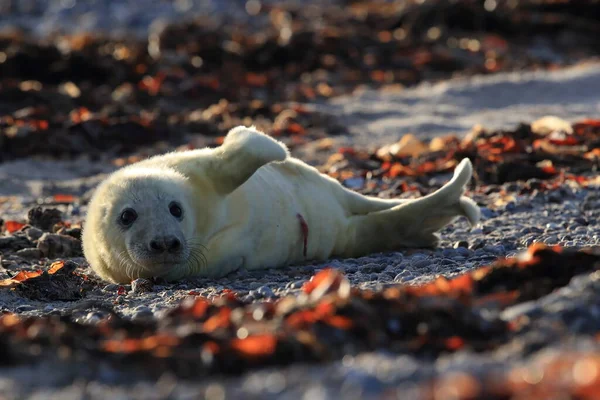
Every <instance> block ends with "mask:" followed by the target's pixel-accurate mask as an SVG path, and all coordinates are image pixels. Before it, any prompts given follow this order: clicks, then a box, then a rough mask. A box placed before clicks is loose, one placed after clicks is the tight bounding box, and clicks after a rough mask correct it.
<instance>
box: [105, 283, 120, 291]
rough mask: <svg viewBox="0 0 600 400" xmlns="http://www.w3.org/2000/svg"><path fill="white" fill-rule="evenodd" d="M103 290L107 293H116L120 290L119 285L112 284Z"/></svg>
mask: <svg viewBox="0 0 600 400" xmlns="http://www.w3.org/2000/svg"><path fill="white" fill-rule="evenodd" d="M102 290H104V291H105V292H116V291H117V290H119V285H118V284H116V283H111V284H109V285H106V286H104V288H102Z"/></svg>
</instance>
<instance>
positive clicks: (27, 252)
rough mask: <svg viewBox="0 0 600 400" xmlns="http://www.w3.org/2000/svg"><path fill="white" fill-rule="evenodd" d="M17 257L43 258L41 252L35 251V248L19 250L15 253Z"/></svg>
mask: <svg viewBox="0 0 600 400" xmlns="http://www.w3.org/2000/svg"><path fill="white" fill-rule="evenodd" d="M15 254H16V255H17V256H19V257H23V258H25V259H29V260H31V259H40V258H42V257H43V256H44V254H43V253H42V252H41V250H39V249H36V248H35V247H32V248H28V249H21V250H19V251H17V252H16V253H15Z"/></svg>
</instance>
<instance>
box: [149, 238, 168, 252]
mask: <svg viewBox="0 0 600 400" xmlns="http://www.w3.org/2000/svg"><path fill="white" fill-rule="evenodd" d="M150 249H151V250H152V251H154V252H155V253H162V252H163V251H165V250H166V249H165V245H164V241H163V240H160V239H159V240H157V239H153V240H151V241H150Z"/></svg>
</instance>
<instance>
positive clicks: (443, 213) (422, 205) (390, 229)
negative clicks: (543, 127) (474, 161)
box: [350, 158, 480, 252]
mask: <svg viewBox="0 0 600 400" xmlns="http://www.w3.org/2000/svg"><path fill="white" fill-rule="evenodd" d="M472 173H473V167H472V165H471V162H470V161H469V160H468V159H466V158H465V159H463V160H462V161H461V162H460V164H459V165H458V166H457V167H456V170H455V171H454V176H453V177H452V179H451V180H450V182H448V183H447V184H446V185H444V186H443V187H442V188H440V189H439V190H437V191H435V192H434V193H431V194H429V195H427V196H425V197H422V198H420V199H415V200H412V201H408V202H405V203H402V204H400V205H397V206H394V207H392V208H390V209H388V210H383V211H377V212H373V213H369V214H367V215H363V216H355V217H354V219H353V221H352V222H351V225H350V229H352V230H354V232H355V236H354V237H355V238H356V249H357V252H360V251H383V250H395V249H398V248H401V247H432V246H436V245H437V243H438V241H439V237H438V235H437V234H436V232H437V231H439V230H440V229H442V228H443V227H444V226H446V225H447V224H449V223H450V222H452V220H454V219H455V218H457V217H459V216H465V217H467V219H468V221H469V223H470V224H471V226H473V225H475V224H477V222H479V218H480V210H479V207H477V204H475V202H474V201H473V200H471V199H469V198H468V197H465V196H463V193H464V190H465V186H466V184H467V183H468V182H469V180H470V179H471V175H472Z"/></svg>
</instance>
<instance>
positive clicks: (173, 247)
mask: <svg viewBox="0 0 600 400" xmlns="http://www.w3.org/2000/svg"><path fill="white" fill-rule="evenodd" d="M165 241H166V242H167V248H168V249H169V251H177V250H179V248H180V247H181V241H180V240H179V239H177V238H175V237H173V238H167V239H166V240H165Z"/></svg>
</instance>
